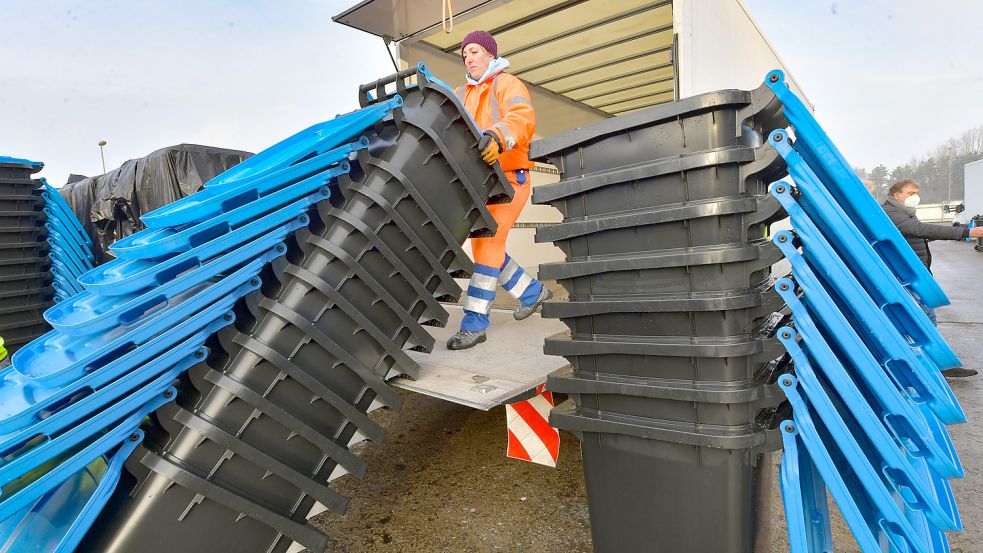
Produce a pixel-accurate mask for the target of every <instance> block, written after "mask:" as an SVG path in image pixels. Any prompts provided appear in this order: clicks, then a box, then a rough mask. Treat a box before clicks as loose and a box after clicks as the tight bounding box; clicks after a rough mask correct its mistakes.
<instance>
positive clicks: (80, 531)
mask: <svg viewBox="0 0 983 553" xmlns="http://www.w3.org/2000/svg"><path fill="white" fill-rule="evenodd" d="M401 102H402V100H401V99H400V98H399V97H398V96H396V97H393V98H391V99H389V100H387V101H385V102H381V103H378V104H375V105H373V106H370V107H368V108H365V109H361V110H358V111H356V112H353V113H350V114H346V115H343V116H339V117H337V118H335V119H333V120H331V121H328V122H326V123H321V124H319V125H315V126H313V127H311V128H309V129H306V130H304V131H302V132H300V133H298V134H296V135H294V136H292V137H290V138H288V139H286V140H284V141H282V142H280V143H278V144H276V145H274V146H273V147H271V148H269V149H267V150H265V151H263V152H261V153H259V154H257V155H256V156H253V157H251V158H249V159H248V160H246V161H245V162H243V163H241V164H239V165H237V166H235V167H233V168H231V169H229V170H228V171H226V172H224V173H222V174H221V175H219V176H217V177H215V178H214V179H212V180H211V181H209V182H208V183H206V185H205V187H204V189H203V190H202V191H200V192H198V193H196V194H193V195H191V196H188V197H186V198H182V199H181V200H178V201H176V202H174V203H172V204H169V205H167V206H164V207H162V208H160V209H158V210H155V211H153V212H151V213H148V214H146V215H145V216H144V217H143V221H144V223H145V224H146V226H147V228H146V229H145V230H143V231H140V232H138V233H136V234H133V235H131V236H128V237H126V238H124V239H122V240H120V241H118V242H116V243H115V244H113V245H112V246H111V247H110V249H111V251H112V253H113V254H114V255H115V256H116V259H114V260H113V261H110V262H108V263H106V264H103V265H100V266H98V267H92V266H91V262H92V257H91V254H89V255H86V251H89V252H91V247H92V243H91V242H90V241H88V239H87V237H86V236H85V233H84V231H82V229H81V225H79V224H78V221H77V219H75V218H74V217H73V216H72V217H70V215H71V211H70V210H69V209H68V206H67V204H65V203H64V202H63V201H59V200H60V199H61V198H60V196H59V195H58V193H57V191H56V190H54V189H51V188H46V189H45V191H44V192H43V194H44V196H45V199H46V200H47V207H46V208H45V211H46V212H47V214H48V226H49V231H50V232H51V233H52V235H55V236H54V238H53V239H52V249H53V251H54V252H55V254H54V256H53V257H56V260H57V261H58V262H59V263H60V265H58V270H59V276H66V275H67V274H74V273H72V271H75V270H79V269H83V268H84V269H85V271H83V272H80V273H79V274H78V275H77V279H76V282H77V284H78V287H76V288H72V289H68V288H66V289H65V292H66V294H65V296H67V297H63V298H62V300H63V301H61V302H59V303H57V304H56V305H55V306H53V307H52V308H50V309H48V310H47V311H46V312H45V313H44V317H45V320H46V321H47V322H48V323H50V325H51V327H52V328H53V330H52V331H51V332H49V333H47V334H45V335H43V336H41V337H40V338H38V339H37V340H35V341H33V342H31V343H30V344H27V345H26V346H25V347H24V348H22V349H21V350H20V351H18V352H17V353H16V354H15V355H14V356H13V359H12V364H11V365H10V366H8V367H6V368H4V369H0V451H3V452H4V455H3V457H2V459H0V521H2V522H0V544H3V550H4V551H25V552H26V551H47V552H54V551H58V552H60V551H65V552H68V551H71V550H73V549H74V547H75V545H77V544H78V543H79V540H81V538H82V536H83V535H84V534H85V531H86V530H87V529H88V528H89V526H90V525H91V524H92V522H93V520H94V519H95V517H96V515H97V514H98V513H99V511H100V510H101V509H102V507H103V506H104V505H105V503H106V501H107V500H108V497H109V494H110V493H111V492H112V490H113V489H114V487H115V486H116V483H117V482H118V480H119V477H120V471H121V469H122V464H123V461H124V460H125V459H126V457H127V456H128V455H129V454H130V452H131V451H132V450H133V449H134V447H135V446H136V445H137V444H138V443H139V442H140V441H141V439H142V432H141V430H140V425H141V423H142V422H143V421H144V418H145V417H146V416H147V415H148V414H149V413H151V412H153V411H154V410H155V409H157V408H158V407H160V406H161V405H163V404H165V403H167V402H169V401H172V400H173V399H174V398H175V396H176V391H175V389H174V387H173V383H174V381H175V379H176V378H177V377H179V376H180V375H181V374H182V373H184V372H185V371H187V370H188V369H189V368H190V367H192V366H194V365H196V364H198V363H201V362H202V361H204V359H205V358H206V357H207V355H208V350H207V348H206V347H205V341H206V340H207V339H208V338H209V337H210V336H212V335H213V334H214V333H215V332H217V331H218V330H219V329H221V328H223V327H225V326H228V325H230V324H232V323H233V321H234V320H235V314H234V311H233V308H234V306H235V305H236V302H237V301H238V300H239V299H240V298H242V297H244V296H245V295H246V294H248V293H250V292H252V291H254V290H257V289H258V288H259V287H260V285H261V282H260V277H259V275H260V271H261V270H262V269H263V268H264V267H266V266H267V265H268V264H269V263H271V262H272V261H273V260H274V259H276V258H278V257H281V256H283V255H285V254H286V252H287V245H286V244H285V243H284V242H285V241H286V240H287V239H288V238H289V237H290V235H291V234H292V233H293V232H295V231H297V230H298V229H301V228H303V227H306V226H307V225H308V224H309V223H310V218H309V215H308V214H307V212H308V211H309V209H310V208H311V207H312V206H314V205H315V204H317V203H318V202H320V201H323V200H325V199H328V198H329V197H330V196H331V186H332V184H333V183H335V181H336V179H337V178H338V177H339V176H340V175H343V174H345V173H347V172H348V171H349V170H350V165H349V161H348V160H349V157H350V155H351V154H353V153H355V152H357V151H358V150H362V149H365V148H367V147H368V145H369V142H368V140H367V139H366V138H365V137H359V134H360V133H361V132H362V131H363V130H364V129H366V128H367V127H369V126H371V125H372V124H374V123H376V122H378V121H379V120H381V119H382V118H383V117H385V116H386V115H387V114H388V113H390V112H391V111H392V109H393V108H395V107H398V106H399V105H400V104H401ZM56 247H57V249H55V248H56ZM87 263H88V264H87ZM62 271H64V272H62ZM68 292H71V293H70V294H69V293H68Z"/></svg>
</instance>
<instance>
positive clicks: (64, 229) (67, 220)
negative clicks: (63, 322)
mask: <svg viewBox="0 0 983 553" xmlns="http://www.w3.org/2000/svg"><path fill="white" fill-rule="evenodd" d="M41 182H42V185H43V188H42V191H41V196H42V197H43V198H44V204H45V207H44V214H45V215H46V216H47V220H46V222H45V224H44V227H45V229H46V230H47V232H48V247H49V248H50V250H49V252H50V253H49V256H50V258H51V274H52V284H53V285H54V288H55V301H56V302H61V301H64V300H66V299H68V298H70V297H72V296H74V295H75V294H78V293H79V292H82V290H83V288H82V285H81V284H79V281H78V278H79V277H80V276H82V274H84V273H86V272H88V271H90V270H92V268H93V266H94V265H93V264H94V262H95V255H94V254H93V253H92V239H91V238H89V235H88V234H86V232H85V229H84V228H83V227H82V223H81V222H80V221H79V220H78V217H76V216H75V213H74V212H72V209H71V207H69V205H68V202H66V201H65V199H64V198H62V197H61V194H60V193H59V192H58V190H57V189H55V188H54V187H53V186H51V185H50V184H48V183H47V181H45V180H44V179H41Z"/></svg>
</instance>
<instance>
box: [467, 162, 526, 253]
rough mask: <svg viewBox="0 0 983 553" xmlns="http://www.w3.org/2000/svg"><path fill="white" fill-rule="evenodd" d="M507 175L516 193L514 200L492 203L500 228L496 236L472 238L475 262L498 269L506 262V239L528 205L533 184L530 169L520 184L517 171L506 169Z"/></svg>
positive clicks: (492, 210) (493, 213)
mask: <svg viewBox="0 0 983 553" xmlns="http://www.w3.org/2000/svg"><path fill="white" fill-rule="evenodd" d="M505 176H506V177H507V178H508V179H509V182H510V183H512V188H514V189H515V194H514V195H513V196H512V201H511V202H509V203H507V204H491V205H489V206H488V211H490V212H491V214H492V217H494V218H495V222H496V223H498V230H497V231H496V232H495V236H492V237H489V238H472V239H471V250H472V252H473V253H474V261H475V263H479V264H481V265H485V266H487V267H493V268H495V269H498V268H499V267H501V266H502V265H503V264H504V263H505V241H506V239H507V238H508V237H509V231H510V230H512V225H514V224H515V222H516V220H518V219H519V213H521V212H522V208H524V207H525V206H526V201H527V200H528V199H529V193H530V190H532V184H531V183H530V177H531V175H529V172H528V171H525V175H524V176H525V179H524V180H525V183H524V184H519V183H518V182H516V181H517V179H516V176H517V172H516V171H506V172H505Z"/></svg>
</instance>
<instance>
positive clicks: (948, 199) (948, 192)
mask: <svg viewBox="0 0 983 553" xmlns="http://www.w3.org/2000/svg"><path fill="white" fill-rule="evenodd" d="M945 202H946V205H948V204H949V203H950V202H952V146H949V187H948V189H947V190H946V193H945Z"/></svg>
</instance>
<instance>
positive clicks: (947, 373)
mask: <svg viewBox="0 0 983 553" xmlns="http://www.w3.org/2000/svg"><path fill="white" fill-rule="evenodd" d="M977 374H979V371H977V370H976V369H964V368H962V367H954V368H951V369H946V370H944V371H942V376H944V377H946V378H966V377H969V376H976V375H977Z"/></svg>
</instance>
